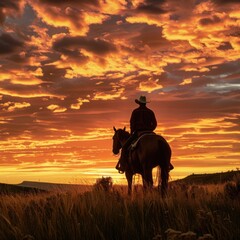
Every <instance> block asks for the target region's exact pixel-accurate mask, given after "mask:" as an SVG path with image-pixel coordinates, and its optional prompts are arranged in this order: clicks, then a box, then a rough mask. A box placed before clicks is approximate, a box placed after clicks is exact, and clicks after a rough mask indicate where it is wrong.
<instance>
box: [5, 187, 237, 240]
mask: <svg viewBox="0 0 240 240" xmlns="http://www.w3.org/2000/svg"><path fill="white" fill-rule="evenodd" d="M239 217H240V201H239V198H238V197H237V198H235V199H232V198H229V197H228V196H227V195H226V194H225V193H224V191H222V190H221V191H220V190H216V191H212V190H211V191H208V189H207V188H206V187H205V188H203V187H199V186H186V185H177V186H172V187H171V189H170V190H169V195H168V197H167V198H166V199H162V198H161V196H160V195H159V193H158V192H157V191H152V192H149V193H145V194H143V193H142V191H139V192H137V193H134V194H133V196H132V197H128V196H127V195H126V194H125V193H123V192H120V191H118V190H113V191H112V192H106V191H101V190H98V191H96V190H95V191H94V190H93V191H89V192H85V193H78V192H77V191H72V192H69V193H59V194H58V193H54V194H38V195H25V196H24V195H15V196H0V239H1V240H12V239H14V240H15V239H16V240H18V239H19V240H20V239H21V240H22V239H25V240H27V239H28V240H30V239H32V240H33V239H35V240H48V239H49V240H75V239H76V240H77V239H86V240H91V239H109V240H110V239H111V240H115V239H116V240H118V239H119V240H120V239H155V240H157V239H159V240H160V239H162V240H164V239H167V240H170V239H183V240H184V239H196V240H197V239H198V240H200V239H216V240H237V239H239V236H240V218H239Z"/></svg>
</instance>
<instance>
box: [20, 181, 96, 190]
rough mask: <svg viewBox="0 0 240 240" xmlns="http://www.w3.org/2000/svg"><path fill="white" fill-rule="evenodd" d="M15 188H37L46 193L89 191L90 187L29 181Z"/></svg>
mask: <svg viewBox="0 0 240 240" xmlns="http://www.w3.org/2000/svg"><path fill="white" fill-rule="evenodd" d="M17 186H21V187H28V188H29V187H30V188H37V189H42V190H46V191H63V192H65V191H83V192H85V191H87V190H91V188H92V186H89V185H81V184H63V183H48V182H31V181H23V182H22V183H20V184H18V185H17Z"/></svg>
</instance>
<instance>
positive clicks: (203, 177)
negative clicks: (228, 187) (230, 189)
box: [172, 170, 240, 184]
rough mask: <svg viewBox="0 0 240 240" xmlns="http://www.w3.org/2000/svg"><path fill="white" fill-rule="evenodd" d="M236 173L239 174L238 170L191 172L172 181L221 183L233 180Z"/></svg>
mask: <svg viewBox="0 0 240 240" xmlns="http://www.w3.org/2000/svg"><path fill="white" fill-rule="evenodd" d="M236 175H240V170H237V171H228V172H221V173H206V174H192V175H189V176H187V177H185V178H183V179H179V180H175V181H172V182H175V183H186V184H221V183H226V182H229V181H233V180H234V178H235V177H236Z"/></svg>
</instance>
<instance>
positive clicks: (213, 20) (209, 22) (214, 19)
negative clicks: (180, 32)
mask: <svg viewBox="0 0 240 240" xmlns="http://www.w3.org/2000/svg"><path fill="white" fill-rule="evenodd" d="M220 22H221V18H219V17H217V16H213V17H211V18H202V19H200V21H199V23H200V24H201V25H203V26H204V25H212V24H216V23H220Z"/></svg>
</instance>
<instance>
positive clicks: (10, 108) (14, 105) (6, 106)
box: [0, 102, 31, 112]
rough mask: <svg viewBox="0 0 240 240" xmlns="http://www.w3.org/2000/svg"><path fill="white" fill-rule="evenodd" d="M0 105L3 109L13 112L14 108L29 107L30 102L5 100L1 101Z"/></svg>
mask: <svg viewBox="0 0 240 240" xmlns="http://www.w3.org/2000/svg"><path fill="white" fill-rule="evenodd" d="M0 106H1V107H2V108H3V110H4V111H9V112H13V111H15V110H16V109H22V108H27V107H30V106H31V104H30V103H27V102H5V103H1V104H0Z"/></svg>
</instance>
